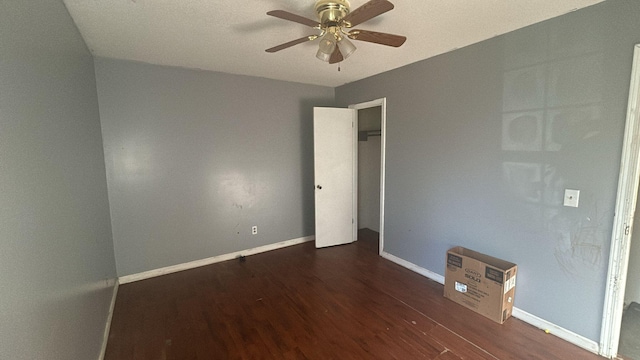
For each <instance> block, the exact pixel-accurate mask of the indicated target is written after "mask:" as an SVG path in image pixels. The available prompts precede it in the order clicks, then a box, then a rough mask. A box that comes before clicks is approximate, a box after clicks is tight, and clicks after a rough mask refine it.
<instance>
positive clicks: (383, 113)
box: [349, 97, 387, 255]
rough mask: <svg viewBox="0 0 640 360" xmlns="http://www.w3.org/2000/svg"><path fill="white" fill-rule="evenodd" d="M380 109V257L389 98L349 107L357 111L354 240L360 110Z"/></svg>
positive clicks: (355, 231) (355, 216)
mask: <svg viewBox="0 0 640 360" xmlns="http://www.w3.org/2000/svg"><path fill="white" fill-rule="evenodd" d="M378 106H379V107H380V234H379V237H378V238H379V240H378V242H379V246H378V255H382V253H383V251H384V194H385V191H384V189H385V164H386V159H385V158H386V143H387V98H384V97H383V98H380V99H376V100H371V101H367V102H363V103H359V104H353V105H349V108H350V109H355V110H356V117H355V123H354V128H355V130H354V132H353V133H354V141H353V151H354V152H353V153H354V162H353V166H354V171H353V174H354V176H353V188H354V196H353V209H354V210H353V211H354V239H357V233H358V110H362V109H368V108H373V107H378Z"/></svg>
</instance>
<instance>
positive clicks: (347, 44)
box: [338, 36, 356, 59]
mask: <svg viewBox="0 0 640 360" xmlns="http://www.w3.org/2000/svg"><path fill="white" fill-rule="evenodd" d="M338 49H340V53H342V57H343V58H345V59H346V58H348V57H349V56H351V54H353V52H354V51H356V46H355V45H353V43H352V42H351V41H349V39H348V38H347V37H346V36H343V37H342V39H340V41H338Z"/></svg>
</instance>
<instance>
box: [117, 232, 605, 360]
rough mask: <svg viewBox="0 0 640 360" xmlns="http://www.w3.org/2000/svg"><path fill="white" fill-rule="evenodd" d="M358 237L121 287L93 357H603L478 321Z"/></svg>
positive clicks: (515, 326) (515, 325)
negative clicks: (104, 340)
mask: <svg viewBox="0 0 640 360" xmlns="http://www.w3.org/2000/svg"><path fill="white" fill-rule="evenodd" d="M359 239H360V240H359V241H357V242H356V243H354V244H349V245H343V246H338V247H332V248H327V249H320V250H316V249H315V248H314V244H313V242H309V243H305V244H302V245H296V246H291V247H288V248H285V249H281V250H276V251H271V252H267V253H263V254H258V255H253V256H250V257H247V258H246V260H245V261H243V262H241V261H238V260H234V261H227V262H223V263H218V264H213V265H209V266H204V267H201V268H197V269H193V270H188V271H183V272H179V273H175V274H170V275H165V276H161V277H157V278H153V279H148V280H143V281H139V282H135V283H130V284H125V285H122V286H120V289H119V292H118V297H117V301H116V307H115V312H114V316H113V321H112V325H111V332H110V334H109V340H108V345H107V352H106V357H105V359H119V360H122V359H341V360H343V359H438V360H452V359H474V360H476V359H544V360H553V359H562V360H567V359H581V360H588V359H599V360H602V359H603V358H601V357H598V356H596V355H594V354H592V353H590V352H588V351H585V350H582V349H580V348H578V347H576V346H574V345H571V344H569V343H567V342H564V341H562V340H560V339H558V338H556V337H555V336H552V335H548V334H545V333H544V332H543V331H541V330H539V329H536V328H534V327H532V326H530V325H528V324H526V323H524V322H522V321H520V320H518V319H515V318H511V319H509V320H507V321H506V322H505V323H504V324H503V325H499V324H496V323H494V322H492V321H490V320H488V319H485V318H484V317H482V316H480V315H477V314H475V313H473V312H472V311H470V310H467V309H465V308H463V307H462V306H460V305H458V304H455V303H453V302H452V301H450V300H448V299H445V298H444V297H443V296H442V292H443V288H442V285H440V284H438V283H436V282H434V281H431V280H429V279H427V278H425V277H423V276H420V275H418V274H416V273H413V272H411V271H409V270H407V269H405V268H402V267H400V266H398V265H396V264H394V263H391V262H389V261H387V260H385V259H383V258H381V257H379V256H378V255H377V233H375V232H372V231H368V230H364V231H361V232H360V235H359Z"/></svg>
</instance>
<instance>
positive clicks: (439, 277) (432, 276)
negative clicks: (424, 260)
mask: <svg viewBox="0 0 640 360" xmlns="http://www.w3.org/2000/svg"><path fill="white" fill-rule="evenodd" d="M380 256H382V257H383V258H385V259H387V260H389V261H391V262H394V263H396V264H398V265H400V266H402V267H405V268H407V269H409V270H411V271H413V272H417V273H418V274H420V275H422V276H424V277H427V278H429V279H431V280H433V281H435V282H438V283H440V284H444V276H442V275H440V274H436V273H434V272H433V271H431V270H427V269H425V268H423V267H420V266H418V265H416V264H414V263H412V262H409V261H407V260H404V259H401V258H399V257H397V256H395V255H392V254H389V253H388V252H386V251H383V252H382V253H381V254H380Z"/></svg>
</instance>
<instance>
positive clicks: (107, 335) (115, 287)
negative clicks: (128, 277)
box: [98, 279, 119, 360]
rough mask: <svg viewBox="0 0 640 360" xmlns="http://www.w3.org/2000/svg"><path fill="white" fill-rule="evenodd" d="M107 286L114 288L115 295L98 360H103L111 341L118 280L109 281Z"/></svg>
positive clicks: (112, 299)
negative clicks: (108, 343) (110, 334)
mask: <svg viewBox="0 0 640 360" xmlns="http://www.w3.org/2000/svg"><path fill="white" fill-rule="evenodd" d="M107 284H109V285H112V286H113V294H112V295H111V305H109V314H108V315H107V323H106V324H105V326H104V334H103V335H102V348H101V349H100V356H99V357H98V360H103V359H104V355H105V352H106V351H107V342H108V341H109V330H111V319H113V309H114V308H115V307H116V297H117V296H118V286H119V284H118V280H117V279H113V280H109V281H108V282H107Z"/></svg>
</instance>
